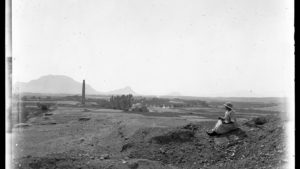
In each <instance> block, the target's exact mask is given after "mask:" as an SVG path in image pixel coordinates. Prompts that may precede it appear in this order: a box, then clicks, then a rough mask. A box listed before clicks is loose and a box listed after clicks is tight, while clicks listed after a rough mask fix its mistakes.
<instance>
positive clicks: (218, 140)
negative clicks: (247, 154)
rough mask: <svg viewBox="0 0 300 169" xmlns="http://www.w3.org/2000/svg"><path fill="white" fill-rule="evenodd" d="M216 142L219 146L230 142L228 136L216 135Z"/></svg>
mask: <svg viewBox="0 0 300 169" xmlns="http://www.w3.org/2000/svg"><path fill="white" fill-rule="evenodd" d="M214 142H215V144H216V145H218V146H221V145H227V144H229V140H228V139H227V138H226V137H216V138H214Z"/></svg>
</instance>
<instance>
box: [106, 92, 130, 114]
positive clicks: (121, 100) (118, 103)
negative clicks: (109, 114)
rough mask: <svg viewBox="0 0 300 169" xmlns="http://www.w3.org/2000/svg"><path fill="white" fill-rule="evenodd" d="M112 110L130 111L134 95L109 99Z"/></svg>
mask: <svg viewBox="0 0 300 169" xmlns="http://www.w3.org/2000/svg"><path fill="white" fill-rule="evenodd" d="M109 102H110V105H111V108H113V109H119V110H125V111H128V110H129V109H130V108H131V106H132V103H133V96H132V94H129V95H121V96H111V97H110V99H109Z"/></svg>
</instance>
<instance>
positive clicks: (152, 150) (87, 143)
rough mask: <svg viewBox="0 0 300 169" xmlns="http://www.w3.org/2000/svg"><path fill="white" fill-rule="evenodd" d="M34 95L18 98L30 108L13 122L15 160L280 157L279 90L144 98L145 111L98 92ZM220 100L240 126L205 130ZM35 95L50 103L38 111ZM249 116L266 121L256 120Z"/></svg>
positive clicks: (215, 164) (151, 164) (275, 164)
mask: <svg viewBox="0 0 300 169" xmlns="http://www.w3.org/2000/svg"><path fill="white" fill-rule="evenodd" d="M28 97H29V98H31V97H32V96H28ZM37 97H40V98H38V100H36V99H35V98H36V97H35V98H33V99H28V98H27V99H26V100H23V104H24V105H25V106H24V107H23V109H28V111H31V112H35V113H33V114H34V115H32V116H28V117H27V118H26V120H24V122H23V125H18V124H13V125H14V127H13V128H12V132H11V134H12V138H13V143H12V146H13V151H14V153H13V157H12V159H13V166H14V167H15V168H34V169H37V168H111V169H113V168H118V169H123V168H124V169H127V168H130V169H137V168H145V169H146V168H173V169H175V168H176V169H177V168H282V167H283V166H284V165H285V164H286V159H285V156H284V154H285V151H286V148H285V144H284V137H285V133H284V122H285V121H286V120H287V115H286V111H285V100H284V99H282V98H248V99H247V98H196V99H198V100H201V101H205V102H206V103H207V105H205V104H203V105H198V102H197V105H192V106H179V107H168V106H165V107H161V106H155V105H151V106H149V110H150V111H149V112H130V111H122V110H116V109H107V108H103V107H100V106H97V103H98V102H97V99H99V98H101V99H105V97H99V98H97V97H96V96H93V97H90V100H89V99H87V100H88V102H87V104H86V106H82V105H80V100H76V99H74V98H77V97H72V96H69V97H68V96H48V97H43V96H37ZM170 100H172V98H170ZM182 100H187V101H189V100H195V98H182ZM176 101H178V99H177V100H176ZM226 101H231V102H232V103H233V105H234V107H235V111H236V113H237V117H238V121H239V124H240V130H239V131H236V132H233V133H231V134H229V135H225V136H222V137H209V136H207V135H206V133H205V131H206V130H209V129H211V128H212V127H213V126H214V124H215V122H216V119H217V118H218V117H219V116H223V114H224V109H223V107H222V104H224V102H226ZM36 102H40V103H43V102H45V103H46V102H47V103H51V108H50V109H49V110H47V111H40V110H39V109H38V108H36V107H35V105H36ZM89 102H90V104H89ZM191 103H196V102H195V101H193V102H191ZM200 103H202V102H200ZM16 105H17V104H16ZM189 105H190V104H189ZM15 107H16V106H15ZM29 108H30V109H29ZM14 112H16V110H14ZM29 114H30V113H29ZM255 117H259V118H265V119H267V122H266V123H265V124H262V125H257V124H256V123H255V122H254V121H253V119H255ZM14 118H15V117H14ZM14 118H13V119H14ZM275 138H276V139H275Z"/></svg>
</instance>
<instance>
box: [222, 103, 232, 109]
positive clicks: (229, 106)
mask: <svg viewBox="0 0 300 169" xmlns="http://www.w3.org/2000/svg"><path fill="white" fill-rule="evenodd" d="M224 106H225V107H228V108H230V109H232V108H233V105H232V104H231V103H229V102H227V103H225V104H224Z"/></svg>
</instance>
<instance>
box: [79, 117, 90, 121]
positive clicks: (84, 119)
mask: <svg viewBox="0 0 300 169" xmlns="http://www.w3.org/2000/svg"><path fill="white" fill-rule="evenodd" d="M90 119H91V118H89V117H80V118H79V119H78V121H88V120H90Z"/></svg>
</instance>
